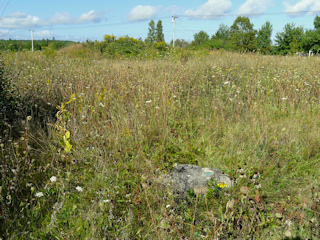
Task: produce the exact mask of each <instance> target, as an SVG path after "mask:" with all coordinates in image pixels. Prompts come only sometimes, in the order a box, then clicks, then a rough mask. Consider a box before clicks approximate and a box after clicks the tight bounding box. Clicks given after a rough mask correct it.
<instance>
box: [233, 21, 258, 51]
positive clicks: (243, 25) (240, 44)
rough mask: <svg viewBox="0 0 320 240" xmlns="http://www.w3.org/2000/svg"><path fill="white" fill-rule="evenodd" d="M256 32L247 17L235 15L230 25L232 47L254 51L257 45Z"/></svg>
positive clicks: (238, 49)
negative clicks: (235, 17)
mask: <svg viewBox="0 0 320 240" xmlns="http://www.w3.org/2000/svg"><path fill="white" fill-rule="evenodd" d="M256 33H257V31H256V30H254V29H253V24H252V23H251V22H250V19H249V18H248V17H241V16H239V17H237V19H236V20H235V21H234V23H233V25H232V26H231V27H230V35H231V43H232V45H233V49H234V50H237V51H240V52H244V51H254V50H255V49H256V46H257V43H256Z"/></svg>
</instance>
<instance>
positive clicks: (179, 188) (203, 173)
mask: <svg viewBox="0 0 320 240" xmlns="http://www.w3.org/2000/svg"><path fill="white" fill-rule="evenodd" d="M211 179H214V180H215V181H216V183H217V184H218V186H221V187H222V188H226V189H228V188H230V187H232V185H233V181H232V180H231V178H230V177H229V175H227V174H224V173H223V172H222V171H220V170H219V169H213V168H202V167H199V166H196V165H190V164H182V165H176V166H175V167H174V168H173V170H172V172H170V173H169V174H166V175H162V176H161V177H160V179H159V180H160V182H161V183H162V184H163V185H165V186H166V188H170V189H172V190H173V192H174V193H175V194H178V195H180V196H181V197H184V196H186V194H187V193H188V191H190V189H193V190H194V192H195V194H196V195H199V194H205V193H206V192H207V191H208V181H210V180H211Z"/></svg>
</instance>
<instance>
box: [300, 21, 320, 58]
mask: <svg viewBox="0 0 320 240" xmlns="http://www.w3.org/2000/svg"><path fill="white" fill-rule="evenodd" d="M313 24H314V29H312V30H307V31H306V32H305V34H304V36H303V38H302V40H301V47H302V49H303V51H305V52H309V50H311V51H313V52H315V53H318V52H319V51H320V17H319V16H316V17H315V19H314V22H313Z"/></svg>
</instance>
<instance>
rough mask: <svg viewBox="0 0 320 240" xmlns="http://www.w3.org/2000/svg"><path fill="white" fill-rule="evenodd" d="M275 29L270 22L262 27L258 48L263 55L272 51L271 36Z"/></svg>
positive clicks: (258, 35)
mask: <svg viewBox="0 0 320 240" xmlns="http://www.w3.org/2000/svg"><path fill="white" fill-rule="evenodd" d="M272 30H273V27H272V25H271V23H270V22H269V21H267V22H266V23H265V24H263V25H262V26H261V28H260V29H259V31H258V34H257V47H258V49H259V50H260V51H261V52H262V53H267V52H270V51H271V43H272V40H271V35H272Z"/></svg>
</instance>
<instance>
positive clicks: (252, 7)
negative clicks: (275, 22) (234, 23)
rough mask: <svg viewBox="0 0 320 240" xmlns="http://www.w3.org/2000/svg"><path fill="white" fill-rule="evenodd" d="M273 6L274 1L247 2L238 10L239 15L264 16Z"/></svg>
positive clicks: (253, 0)
mask: <svg viewBox="0 0 320 240" xmlns="http://www.w3.org/2000/svg"><path fill="white" fill-rule="evenodd" d="M271 5H272V1H270V0H260V1H257V0H247V1H246V2H245V3H244V4H242V5H241V6H240V8H239V9H238V10H237V13H238V14H240V15H246V14H262V13H264V12H265V11H266V10H267V9H268V7H270V6H271Z"/></svg>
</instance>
